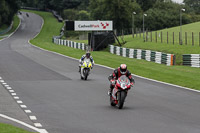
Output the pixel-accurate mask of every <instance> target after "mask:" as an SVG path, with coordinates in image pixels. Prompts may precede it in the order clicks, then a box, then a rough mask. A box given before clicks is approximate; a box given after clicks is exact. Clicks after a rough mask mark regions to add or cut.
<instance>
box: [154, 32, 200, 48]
mask: <svg viewBox="0 0 200 133" xmlns="http://www.w3.org/2000/svg"><path fill="white" fill-rule="evenodd" d="M199 35H200V32H199ZM199 40H200V37H199ZM151 42H152V31H151ZM199 45H200V44H199Z"/></svg>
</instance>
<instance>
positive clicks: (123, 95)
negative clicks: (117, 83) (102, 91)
mask: <svg viewBox="0 0 200 133" xmlns="http://www.w3.org/2000/svg"><path fill="white" fill-rule="evenodd" d="M117 96H118V108H119V109H122V108H123V106H124V101H125V98H126V92H125V91H121V92H118V93H117Z"/></svg>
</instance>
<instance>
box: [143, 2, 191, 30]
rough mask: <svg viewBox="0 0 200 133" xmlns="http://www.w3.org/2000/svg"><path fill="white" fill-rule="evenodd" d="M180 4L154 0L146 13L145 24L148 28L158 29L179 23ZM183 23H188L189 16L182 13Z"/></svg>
mask: <svg viewBox="0 0 200 133" xmlns="http://www.w3.org/2000/svg"><path fill="white" fill-rule="evenodd" d="M181 8H183V7H182V5H179V4H176V3H172V2H167V3H165V2H156V3H155V5H154V6H153V8H151V9H149V10H148V11H147V12H146V13H147V14H148V17H146V18H145V20H146V21H145V24H146V25H148V29H150V30H159V29H164V28H169V27H174V26H178V25H180V9H181ZM182 22H183V24H187V23H190V22H191V20H190V18H189V17H188V16H187V15H186V14H185V13H183V17H182Z"/></svg>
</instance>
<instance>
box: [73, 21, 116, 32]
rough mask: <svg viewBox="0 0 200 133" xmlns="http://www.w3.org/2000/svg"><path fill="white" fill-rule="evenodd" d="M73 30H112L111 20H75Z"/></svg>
mask: <svg viewBox="0 0 200 133" xmlns="http://www.w3.org/2000/svg"><path fill="white" fill-rule="evenodd" d="M74 29H75V31H112V30H113V23H112V21H75V23H74Z"/></svg>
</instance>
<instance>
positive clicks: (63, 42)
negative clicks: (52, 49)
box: [53, 37, 87, 50]
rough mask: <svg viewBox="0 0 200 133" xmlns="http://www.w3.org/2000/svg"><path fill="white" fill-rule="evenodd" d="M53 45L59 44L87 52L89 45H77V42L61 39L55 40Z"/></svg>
mask: <svg viewBox="0 0 200 133" xmlns="http://www.w3.org/2000/svg"><path fill="white" fill-rule="evenodd" d="M53 43H55V44H58V45H64V46H67V47H72V48H76V49H81V50H87V45H86V44H84V43H77V42H73V41H70V40H63V39H59V38H55V37H54V38H53Z"/></svg>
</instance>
